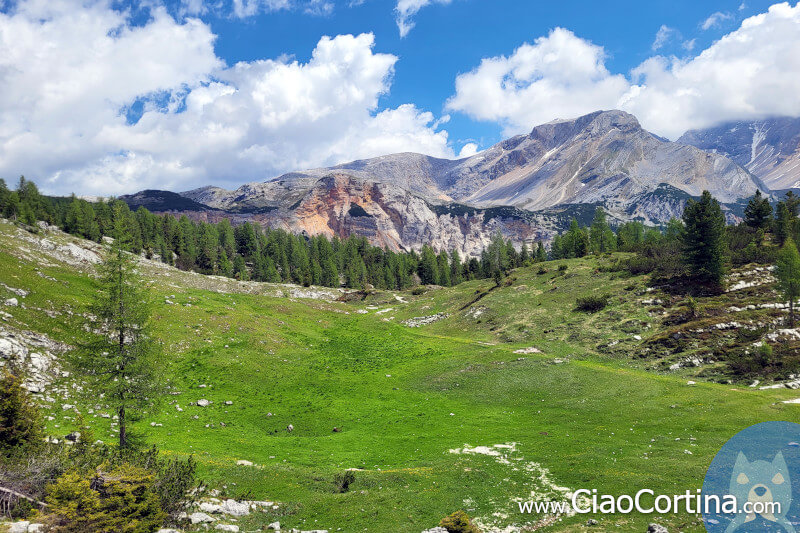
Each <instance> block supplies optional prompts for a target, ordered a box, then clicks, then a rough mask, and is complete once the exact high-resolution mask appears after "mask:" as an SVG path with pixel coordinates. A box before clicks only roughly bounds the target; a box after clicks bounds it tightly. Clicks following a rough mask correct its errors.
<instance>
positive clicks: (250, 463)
mask: <svg viewBox="0 0 800 533" xmlns="http://www.w3.org/2000/svg"><path fill="white" fill-rule="evenodd" d="M236 464H237V465H239V466H253V463H252V462H251V461H246V460H244V459H239V460H238V461H236Z"/></svg>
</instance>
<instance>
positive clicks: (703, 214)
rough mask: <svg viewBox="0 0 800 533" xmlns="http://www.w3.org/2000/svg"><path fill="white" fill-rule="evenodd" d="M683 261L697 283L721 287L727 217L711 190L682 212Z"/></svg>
mask: <svg viewBox="0 0 800 533" xmlns="http://www.w3.org/2000/svg"><path fill="white" fill-rule="evenodd" d="M683 223H684V225H685V226H686V229H685V231H684V232H683V236H682V241H683V247H684V261H685V262H686V264H687V266H689V268H690V269H691V275H692V277H693V278H695V279H696V280H697V281H699V282H702V283H708V284H712V285H714V286H715V288H719V287H720V286H721V285H722V279H723V276H724V274H725V251H726V245H725V215H723V213H722V208H720V205H719V202H717V201H716V200H715V199H714V198H713V197H712V196H711V193H710V192H708V191H703V194H702V196H701V197H700V200H699V201H697V200H694V199H690V200H689V201H688V202H687V203H686V207H685V208H684V211H683Z"/></svg>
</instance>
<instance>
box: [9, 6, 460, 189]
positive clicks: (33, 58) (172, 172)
mask: <svg viewBox="0 0 800 533" xmlns="http://www.w3.org/2000/svg"><path fill="white" fill-rule="evenodd" d="M150 15H151V18H150V20H148V21H147V22H146V23H145V24H139V25H136V26H134V25H132V24H131V23H130V21H129V20H128V19H127V18H126V15H125V14H124V13H120V12H118V11H116V10H114V9H112V7H111V4H110V2H109V1H99V0H98V1H94V2H91V3H90V4H86V3H78V0H55V1H54V0H50V1H48V2H44V1H43V0H30V1H27V2H23V3H20V4H19V5H18V7H17V9H16V10H14V11H13V12H11V13H8V14H3V13H0V49H2V50H3V54H0V86H2V87H3V88H4V90H3V91H0V176H4V177H6V178H7V179H8V178H11V177H13V176H15V175H19V174H22V173H24V174H25V175H27V176H29V177H31V178H33V179H37V180H39V181H40V182H42V183H43V185H44V186H45V189H46V190H48V191H50V192H57V193H67V192H70V191H72V190H74V191H76V192H79V193H87V194H89V193H91V194H119V193H125V192H132V191H135V190H139V189H142V188H169V189H178V190H180V189H183V188H190V187H195V186H198V185H202V184H207V183H213V184H218V185H223V186H226V185H227V186H231V185H236V184H240V183H242V182H244V181H248V180H258V179H267V178H269V177H273V176H275V175H278V174H280V173H282V172H285V171H289V170H297V169H302V168H309V167H316V166H324V165H331V164H336V163H340V162H344V161H347V160H351V159H354V158H361V157H370V156H376V155H380V154H384V153H387V152H396V151H405V150H409V151H418V152H423V153H428V154H431V155H435V156H440V157H447V156H452V151H451V150H450V148H449V147H448V144H447V132H446V131H439V130H437V128H435V127H434V126H433V124H434V123H435V117H434V116H433V115H432V114H431V113H428V112H425V111H422V110H420V109H417V108H416V107H415V106H414V105H411V104H407V105H401V106H399V107H397V108H392V109H383V110H381V109H379V106H378V100H379V98H380V97H381V96H382V95H384V94H386V93H387V92H388V91H389V89H390V83H391V76H392V73H393V68H394V64H395V62H396V61H397V57H395V56H393V55H389V54H382V53H376V52H374V51H373V47H374V44H375V43H374V37H373V36H372V35H371V34H362V35H358V36H353V35H340V36H336V37H333V38H329V37H323V38H322V39H320V41H319V43H318V44H317V46H316V48H315V49H314V51H313V54H312V57H311V59H310V60H309V61H308V62H306V63H300V62H298V61H290V60H287V59H265V60H260V61H252V62H242V63H237V64H236V65H232V66H227V65H225V64H224V63H223V62H222V61H221V60H220V59H219V58H218V57H217V56H216V55H215V53H214V40H215V35H214V34H213V33H212V32H211V30H210V28H209V27H208V26H207V25H205V24H204V23H203V22H201V21H199V20H197V19H192V18H188V19H186V20H185V21H183V22H177V21H176V20H175V19H173V18H172V17H171V16H170V15H169V14H168V13H166V11H165V10H163V9H161V8H154V9H153V10H152V11H151V13H150Z"/></svg>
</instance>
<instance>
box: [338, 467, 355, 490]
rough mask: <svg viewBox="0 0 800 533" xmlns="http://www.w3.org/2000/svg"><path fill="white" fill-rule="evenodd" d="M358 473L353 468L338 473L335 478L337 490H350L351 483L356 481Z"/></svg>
mask: <svg viewBox="0 0 800 533" xmlns="http://www.w3.org/2000/svg"><path fill="white" fill-rule="evenodd" d="M355 481H356V475H355V473H353V471H352V470H346V471H344V472H342V473H341V474H336V475H335V476H334V478H333V485H334V488H335V489H336V492H338V493H340V494H344V493H345V492H348V491H349V490H350V485H352V484H353V483H355Z"/></svg>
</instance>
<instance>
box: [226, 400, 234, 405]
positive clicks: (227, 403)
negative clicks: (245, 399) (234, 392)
mask: <svg viewBox="0 0 800 533" xmlns="http://www.w3.org/2000/svg"><path fill="white" fill-rule="evenodd" d="M225 405H233V402H232V401H230V400H228V401H226V402H225Z"/></svg>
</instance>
